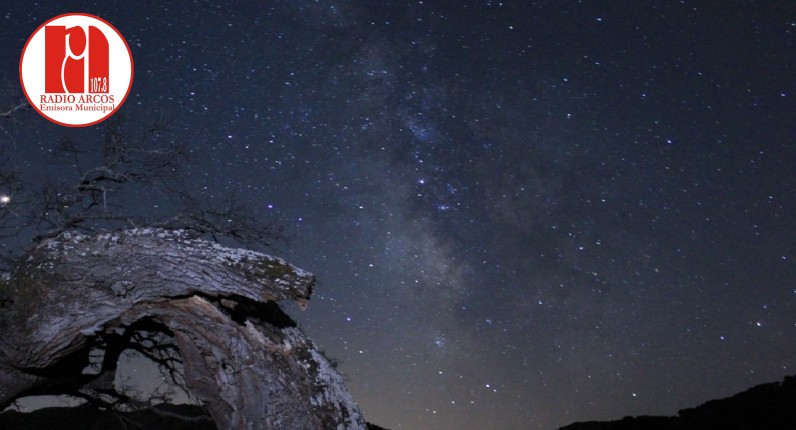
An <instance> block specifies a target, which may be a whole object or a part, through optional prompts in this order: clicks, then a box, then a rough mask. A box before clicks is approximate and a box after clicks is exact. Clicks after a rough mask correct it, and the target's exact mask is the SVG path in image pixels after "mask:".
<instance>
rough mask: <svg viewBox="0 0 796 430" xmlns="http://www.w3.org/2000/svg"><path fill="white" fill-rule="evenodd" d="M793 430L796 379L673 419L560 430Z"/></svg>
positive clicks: (758, 388)
mask: <svg viewBox="0 0 796 430" xmlns="http://www.w3.org/2000/svg"><path fill="white" fill-rule="evenodd" d="M719 429H721V430H751V429H761V430H763V429H765V430H793V429H796V376H787V377H785V380H784V381H782V382H773V383H770V384H762V385H757V386H755V387H752V388H750V389H748V390H746V391H744V392H743V393H740V394H736V395H734V396H732V397H728V398H726V399H720V400H711V401H709V402H707V403H705V404H703V405H701V406H697V407H695V408H690V409H683V410H681V411H679V412H678V413H677V416H674V417H656V416H640V417H625V418H623V419H621V420H617V421H590V422H583V423H575V424H570V425H568V426H566V427H561V428H560V429H559V430H719Z"/></svg>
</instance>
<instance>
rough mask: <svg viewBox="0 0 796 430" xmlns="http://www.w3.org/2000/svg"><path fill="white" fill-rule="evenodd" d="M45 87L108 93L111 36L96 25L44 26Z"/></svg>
mask: <svg viewBox="0 0 796 430" xmlns="http://www.w3.org/2000/svg"><path fill="white" fill-rule="evenodd" d="M44 46H45V48H44V50H45V53H44V55H45V57H44V91H45V92H47V93H107V92H108V78H109V76H108V75H109V74H108V68H109V65H108V64H109V61H108V60H109V54H108V39H106V38H105V35H104V34H102V32H101V31H100V30H99V29H98V28H96V27H94V26H93V25H89V26H88V37H86V32H85V30H84V29H83V27H78V26H75V27H70V28H67V27H66V26H63V25H48V26H46V27H45V29H44Z"/></svg>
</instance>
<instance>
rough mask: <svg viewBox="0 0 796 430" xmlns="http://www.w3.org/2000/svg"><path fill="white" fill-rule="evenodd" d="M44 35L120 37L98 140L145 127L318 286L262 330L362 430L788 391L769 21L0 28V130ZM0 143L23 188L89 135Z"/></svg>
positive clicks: (262, 11) (270, 17)
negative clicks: (305, 364) (282, 320)
mask: <svg viewBox="0 0 796 430" xmlns="http://www.w3.org/2000/svg"><path fill="white" fill-rule="evenodd" d="M66 12H86V13H91V14H95V15H98V16H100V17H102V18H104V19H105V20H107V21H109V22H110V23H111V24H113V25H114V26H116V27H117V28H118V29H119V30H120V32H121V33H122V35H123V36H124V37H125V38H126V39H127V42H128V44H129V45H130V48H131V50H132V53H133V58H134V62H135V81H134V83H133V89H132V92H131V94H130V96H129V97H128V99H127V101H126V103H125V105H124V106H123V108H122V109H121V111H120V112H121V113H122V114H124V115H125V116H126V117H128V118H131V120H130V121H131V125H134V124H135V123H136V122H135V121H140V122H142V123H143V122H146V121H149V120H154V119H158V118H161V119H166V120H168V121H169V123H170V126H171V130H172V133H171V135H172V137H173V138H174V139H177V140H179V141H181V142H183V143H184V144H185V145H186V146H187V148H188V149H189V150H190V152H191V157H192V159H193V163H194V164H192V167H191V171H190V172H189V173H188V174H186V175H185V178H184V181H185V183H186V184H187V186H188V187H190V189H191V191H193V192H195V193H197V194H200V195H202V196H204V197H205V198H207V199H211V200H212V199H222V198H224V197H226V196H229V195H237V196H238V197H240V198H241V199H243V200H245V201H246V202H248V203H250V204H251V205H252V206H253V207H255V208H256V211H257V213H258V215H259V216H262V217H263V219H266V220H278V221H279V222H282V223H283V224H284V225H286V226H287V232H288V233H289V234H290V235H291V236H292V239H291V240H290V241H289V242H287V243H285V244H281V245H280V246H279V252H278V253H279V255H281V256H282V257H284V258H286V259H288V260H289V261H291V262H292V263H294V264H296V265H297V266H299V267H302V268H304V269H306V270H309V271H311V272H313V273H314V274H315V275H316V276H317V278H318V286H317V288H316V290H315V295H314V296H313V300H312V301H311V302H310V306H309V308H308V309H307V310H306V311H305V312H301V311H299V310H298V308H297V307H294V306H288V309H289V312H290V313H291V315H293V316H294V317H295V318H297V319H298V320H299V322H300V324H301V326H302V328H303V329H304V330H305V331H306V332H307V333H308V334H309V336H310V337H311V338H313V339H314V340H315V341H316V342H317V343H318V344H319V346H320V347H322V348H323V349H324V350H325V351H326V352H327V353H328V355H330V356H331V357H333V358H335V359H337V360H339V361H340V370H341V371H342V372H343V373H344V375H345V376H346V379H347V381H348V387H349V388H350V390H351V391H352V392H353V395H354V397H355V398H356V399H357V400H358V402H359V403H360V405H361V407H362V409H363V412H364V414H365V416H366V418H367V419H368V420H369V421H371V422H374V423H377V424H379V425H381V426H384V427H388V428H393V429H485V428H495V429H519V428H528V429H554V428H557V427H558V426H562V425H565V424H568V423H571V422H573V421H578V420H597V419H618V418H621V417H623V416H625V415H638V414H674V413H676V411H677V410H678V409H680V408H685V407H689V406H695V405H697V404H699V403H702V402H704V401H706V400H709V399H713V398H718V397H723V396H727V395H731V394H734V393H736V392H738V391H741V390H743V389H745V388H748V387H749V386H752V385H754V384H758V383H763V382H770V381H775V380H781V379H782V377H783V376H784V375H788V374H794V373H796V218H794V211H796V177H795V176H794V173H796V169H794V166H796V121H794V118H796V79H795V77H796V2H794V1H790V0H781V1H776V0H772V1H752V0H749V1H721V2H715V1H688V0H682V1H646V0H639V1H632V2H615V1H537V2H531V1H511V0H506V1H503V2H501V1H488V0H481V1H469V0H463V1H435V0H424V1H400V2H399V1H347V0H332V1H324V0H314V1H311V0H285V1H265V0H264V1H248V2H246V1H230V2H204V1H174V2H158V1H152V0H151V1H101V2H75V1H47V2H38V3H34V2H21V1H20V2H10V1H6V2H3V4H2V6H0V40H1V41H2V43H0V60H2V62H0V90H2V91H1V92H0V111H4V110H6V109H7V108H10V107H12V106H13V105H15V104H17V103H18V102H19V100H20V99H21V98H22V92H21V89H20V87H19V81H18V71H17V70H18V66H19V56H20V53H21V51H22V48H23V45H24V43H25V41H26V39H27V38H28V37H29V36H30V34H31V33H32V32H33V30H35V29H36V28H37V27H38V26H39V25H41V24H42V23H43V22H44V21H46V20H47V19H49V18H52V17H54V16H56V15H58V14H61V13H66ZM0 126H2V129H0V139H4V144H6V145H7V147H9V148H10V147H13V157H14V160H15V165H16V167H17V168H18V169H20V170H21V171H23V172H41V171H42V169H46V168H50V169H51V168H52V167H51V166H50V167H46V166H44V165H40V163H39V162H38V161H36V160H38V159H39V158H41V157H42V155H43V154H46V153H48V151H50V150H51V149H52V148H54V147H55V144H56V143H57V141H58V140H59V139H60V138H61V137H64V136H68V137H72V138H74V139H83V138H90V137H91V136H94V135H96V134H97V133H99V130H101V128H102V125H99V126H95V127H92V128H89V129H68V128H65V127H60V126H57V125H54V124H51V123H49V122H48V121H46V120H45V119H44V118H42V117H40V116H39V115H37V114H36V113H35V112H34V111H32V110H25V111H17V112H15V114H14V117H13V119H6V118H0ZM92 133H94V134H92ZM163 204H168V203H165V202H162V201H159V200H158V196H157V195H153V196H152V197H151V199H150V200H149V201H147V199H143V200H140V201H139V203H138V205H139V206H138V210H142V211H146V210H148V208H150V207H151V208H154V209H153V210H156V209H157V208H156V206H159V205H163Z"/></svg>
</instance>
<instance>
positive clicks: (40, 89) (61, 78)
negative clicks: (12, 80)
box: [19, 13, 133, 127]
mask: <svg viewBox="0 0 796 430" xmlns="http://www.w3.org/2000/svg"><path fill="white" fill-rule="evenodd" d="M19 80H20V83H21V84H22V91H23V92H24V93H25V97H27V99H28V102H30V104H31V106H33V108H34V109H36V111H37V112H38V113H39V114H41V115H42V116H43V117H45V118H47V119H48V120H50V121H52V122H54V123H56V124H59V125H63V126H66V127H86V126H89V125H94V124H97V123H99V122H102V121H104V120H105V119H107V118H108V117H110V116H111V115H113V114H114V112H116V111H117V110H118V109H119V107H121V105H122V104H123V103H124V101H125V99H127V95H128V94H130V88H131V87H132V85H133V55H132V53H131V52H130V47H129V46H127V42H126V41H125V40H124V37H122V35H121V33H119V30H117V29H116V28H115V27H114V26H112V25H111V24H109V23H108V22H107V21H105V20H103V19H102V18H99V17H96V16H93V15H88V14H84V13H68V14H64V15H59V16H56V17H55V18H52V19H50V20H49V21H47V22H45V23H44V24H42V25H41V26H39V28H37V29H36V31H34V32H33V34H32V35H31V36H30V38H28V41H27V43H25V48H24V49H23V50H22V56H21V57H20V60H19Z"/></svg>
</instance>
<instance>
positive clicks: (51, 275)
mask: <svg viewBox="0 0 796 430" xmlns="http://www.w3.org/2000/svg"><path fill="white" fill-rule="evenodd" d="M313 284H314V278H313V276H312V275H311V274H309V273H307V272H304V271H302V270H300V269H298V268H296V267H294V266H292V265H290V264H288V263H286V262H285V261H283V260H281V259H278V258H275V257H271V256H268V255H265V254H261V253H257V252H253V251H248V250H242V249H233V248H226V247H223V246H220V245H218V244H216V243H213V242H208V241H205V240H201V239H199V238H197V237H194V236H192V235H191V234H189V233H188V232H185V231H173V230H162V229H133V230H126V231H121V232H116V233H104V234H95V235H81V234H76V233H70V232H66V233H62V234H60V235H59V236H57V237H55V238H52V239H47V240H44V241H43V242H41V243H40V244H39V245H38V246H36V247H35V248H34V249H33V250H32V251H31V252H30V253H29V254H28V255H27V257H26V258H25V259H24V260H23V261H22V263H21V264H19V265H18V266H17V267H16V268H15V269H14V270H13V272H12V273H11V274H10V276H8V277H6V278H5V279H3V280H0V303H1V304H2V307H1V308H0V333H3V336H2V337H0V408H4V407H5V406H7V405H8V404H10V403H11V402H12V401H13V400H15V399H17V398H20V397H23V396H26V395H32V394H61V393H67V394H75V393H83V392H84V391H82V390H85V389H86V388H87V387H91V388H92V389H96V387H95V386H96V384H98V383H99V381H103V380H105V381H107V380H111V381H112V380H113V378H108V377H107V374H108V373H113V372H115V370H116V364H115V363H116V360H115V359H116V356H118V354H119V353H120V352H121V350H122V349H123V348H124V342H130V341H131V339H133V338H134V336H133V334H134V332H135V330H139V329H141V327H143V328H144V329H146V330H150V331H151V330H160V331H162V332H163V333H166V334H167V335H168V336H169V338H170V339H172V340H173V342H174V347H175V349H176V350H177V351H178V352H179V357H180V360H181V362H182V368H183V369H184V379H185V380H184V382H185V385H186V386H187V388H188V389H189V390H190V391H191V393H192V394H193V395H194V396H195V397H196V398H198V399H199V400H200V401H201V403H202V405H203V406H204V407H205V408H206V410H207V411H209V413H210V416H212V419H213V421H214V422H215V423H216V425H217V426H218V428H223V429H271V428H273V429H282V428H291V429H321V428H323V429H363V428H365V421H364V419H363V418H362V415H361V413H360V411H359V408H358V406H357V404H356V402H355V401H354V400H353V398H352V397H351V395H350V394H349V393H348V391H347V390H346V388H345V386H344V384H343V380H342V377H341V376H340V375H339V374H338V373H337V372H336V371H335V370H334V368H333V366H332V365H331V364H330V363H329V361H328V360H327V359H326V358H325V357H324V356H323V355H322V354H321V353H320V352H319V351H318V349H317V348H316V347H315V346H314V345H313V343H312V342H311V341H310V340H309V339H308V338H307V337H306V336H305V335H304V334H303V333H302V332H301V331H300V330H299V329H298V328H297V327H296V325H295V323H293V321H292V320H290V318H289V317H288V316H287V315H286V314H284V313H283V312H282V311H281V309H279V307H278V305H277V304H276V303H277V302H279V301H283V300H293V301H296V302H298V303H299V304H300V305H302V306H304V305H305V304H306V303H307V301H308V300H309V297H310V294H311V291H312V287H313ZM98 347H99V348H101V349H103V350H104V353H105V358H104V359H103V363H102V367H101V369H100V371H99V372H98V373H97V374H90V373H89V374H86V372H84V370H85V368H86V366H88V364H89V361H90V357H89V354H90V352H91V351H92V349H94V350H96V348H98ZM114 354H115V355H116V356H115V355H114ZM103 388H104V389H107V388H109V387H107V386H105V387H103Z"/></svg>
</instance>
